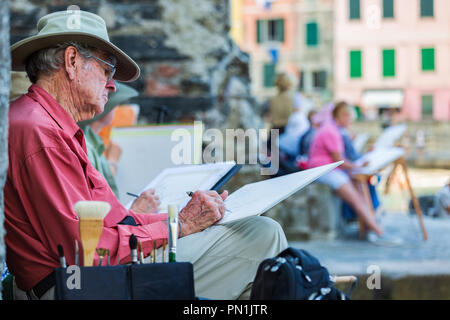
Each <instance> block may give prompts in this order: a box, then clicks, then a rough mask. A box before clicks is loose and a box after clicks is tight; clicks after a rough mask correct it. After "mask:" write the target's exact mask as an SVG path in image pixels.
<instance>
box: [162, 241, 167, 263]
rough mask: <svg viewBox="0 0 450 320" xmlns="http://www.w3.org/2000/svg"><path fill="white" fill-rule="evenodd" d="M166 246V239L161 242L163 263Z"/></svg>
mask: <svg viewBox="0 0 450 320" xmlns="http://www.w3.org/2000/svg"><path fill="white" fill-rule="evenodd" d="M166 244H167V242H166V239H164V240H163V262H165V259H166V257H165V256H166Z"/></svg>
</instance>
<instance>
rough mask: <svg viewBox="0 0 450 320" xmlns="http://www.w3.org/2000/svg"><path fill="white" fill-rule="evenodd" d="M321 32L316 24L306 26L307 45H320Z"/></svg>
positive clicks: (311, 23)
mask: <svg viewBox="0 0 450 320" xmlns="http://www.w3.org/2000/svg"><path fill="white" fill-rule="evenodd" d="M318 33H319V30H318V27H317V23H316V22H310V23H307V24H306V45H307V46H316V45H317V44H318V43H319V36H318Z"/></svg>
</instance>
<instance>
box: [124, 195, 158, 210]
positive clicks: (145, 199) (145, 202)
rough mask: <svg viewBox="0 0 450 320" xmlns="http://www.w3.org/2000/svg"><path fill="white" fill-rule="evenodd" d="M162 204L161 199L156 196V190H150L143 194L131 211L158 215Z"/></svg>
mask: <svg viewBox="0 0 450 320" xmlns="http://www.w3.org/2000/svg"><path fill="white" fill-rule="evenodd" d="M160 204H161V201H159V197H158V196H157V195H156V194H155V189H148V190H145V191H144V192H142V193H141V194H140V196H139V198H137V199H136V200H134V202H133V204H132V205H131V208H130V209H131V210H133V211H134V212H137V213H157V212H158V207H159V205H160Z"/></svg>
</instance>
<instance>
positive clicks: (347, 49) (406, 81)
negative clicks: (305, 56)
mask: <svg viewBox="0 0 450 320" xmlns="http://www.w3.org/2000/svg"><path fill="white" fill-rule="evenodd" d="M334 94H335V95H334V97H335V100H341V99H342V100H346V101H348V102H350V103H352V104H354V105H357V106H360V107H361V109H362V110H363V112H364V113H365V114H366V116H367V117H368V118H375V114H376V113H378V112H379V109H380V108H389V107H395V108H398V109H400V110H401V115H403V117H404V118H405V119H407V120H412V121H419V120H422V119H433V120H436V121H449V120H450V1H449V0H335V1H334Z"/></svg>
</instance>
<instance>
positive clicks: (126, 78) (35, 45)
mask: <svg viewBox="0 0 450 320" xmlns="http://www.w3.org/2000/svg"><path fill="white" fill-rule="evenodd" d="M37 30H38V33H37V35H34V36H31V37H29V38H26V39H23V40H21V41H19V42H16V43H15V44H13V45H12V46H11V60H12V61H11V68H12V70H13V71H24V70H25V62H26V59H27V58H28V57H29V56H30V55H31V54H32V53H34V52H36V51H38V50H40V49H44V48H49V47H52V46H54V45H56V44H59V43H63V42H79V43H83V44H86V45H88V46H91V47H94V48H97V49H100V50H104V51H106V52H107V53H109V54H112V55H114V56H115V57H116V58H117V64H116V73H115V74H114V79H115V80H118V81H123V82H130V81H134V80H136V79H137V78H138V77H139V73H140V70H139V66H138V65H137V64H136V62H134V61H133V59H131V58H130V57H129V56H128V55H127V54H125V53H124V52H123V51H122V50H120V49H119V48H118V47H116V46H115V45H114V44H112V43H111V42H110V41H109V37H108V32H107V30H106V24H105V21H104V20H103V19H102V18H101V17H100V16H98V15H96V14H93V13H90V12H86V11H81V10H66V11H58V12H54V13H50V14H48V15H46V16H44V17H42V18H41V19H39V21H38V24H37Z"/></svg>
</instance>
